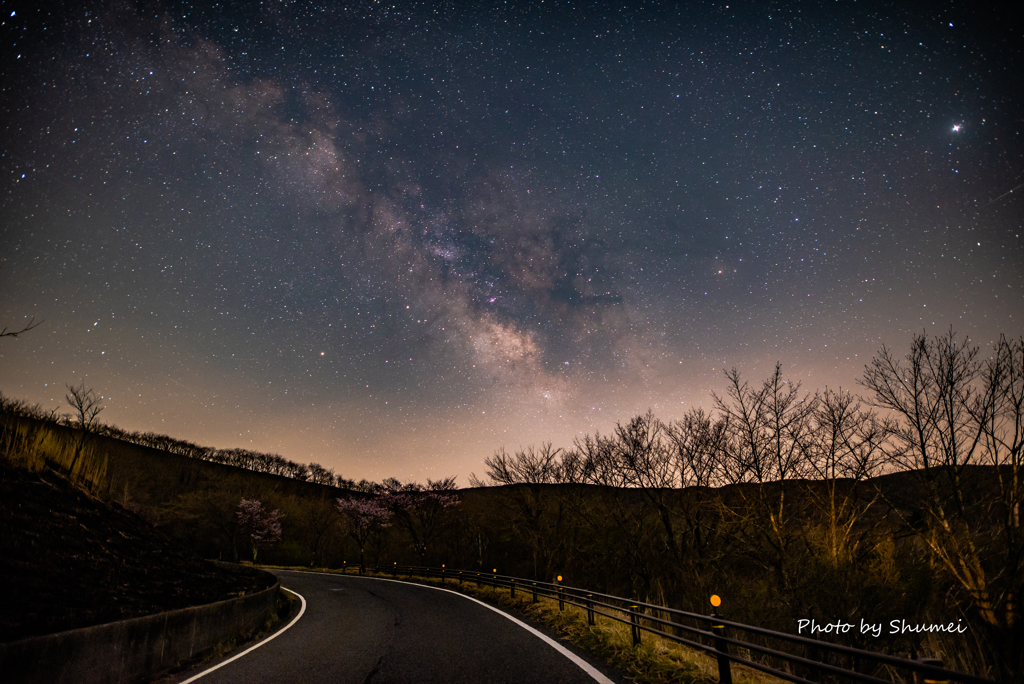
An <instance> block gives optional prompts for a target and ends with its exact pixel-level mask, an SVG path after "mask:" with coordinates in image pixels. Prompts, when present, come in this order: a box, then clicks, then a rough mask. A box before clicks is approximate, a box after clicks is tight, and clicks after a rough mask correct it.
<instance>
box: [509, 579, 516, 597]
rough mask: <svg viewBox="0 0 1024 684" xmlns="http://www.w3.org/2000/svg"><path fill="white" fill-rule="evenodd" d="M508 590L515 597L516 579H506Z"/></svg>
mask: <svg viewBox="0 0 1024 684" xmlns="http://www.w3.org/2000/svg"><path fill="white" fill-rule="evenodd" d="M508 590H509V591H510V592H512V598H515V597H516V581H515V580H514V579H510V580H509V581H508Z"/></svg>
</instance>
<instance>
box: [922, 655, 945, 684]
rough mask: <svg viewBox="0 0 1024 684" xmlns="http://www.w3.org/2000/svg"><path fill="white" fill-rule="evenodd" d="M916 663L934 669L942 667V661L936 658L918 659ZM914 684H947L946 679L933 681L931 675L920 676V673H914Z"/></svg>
mask: <svg viewBox="0 0 1024 684" xmlns="http://www.w3.org/2000/svg"><path fill="white" fill-rule="evenodd" d="M917 662H919V663H921V664H922V665H933V666H934V667H942V661H941V660H939V659H938V658H918V659H917ZM914 684H949V680H948V679H933V678H932V675H926V674H921V673H920V672H915V673H914Z"/></svg>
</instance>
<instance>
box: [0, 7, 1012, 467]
mask: <svg viewBox="0 0 1024 684" xmlns="http://www.w3.org/2000/svg"><path fill="white" fill-rule="evenodd" d="M1011 4H1012V3H996V4H994V5H990V4H987V3H973V2H954V3H950V2H934V3H870V2H856V3H854V2H839V3H825V2H807V3H769V2H754V3H736V2H716V3H670V2H666V3H660V4H659V3H644V4H641V3H634V4H609V3H568V2H551V1H547V2H507V3H502V2H494V3H483V2H468V3H457V2H424V3H403V4H388V3H381V2H349V3H343V2H328V1H324V2H318V3H314V2H301V1H290V2H278V1H274V2H262V3H258V2H247V3H243V2H221V3H213V2H201V3H188V2H160V3H154V2H138V3H135V2H129V1H124V2H110V3H97V2H89V1H86V2H84V3H82V2H68V3H65V4H63V5H60V4H54V5H52V6H48V5H46V4H45V3H37V2H14V3H11V2H3V3H0V7H2V16H0V21H2V26H0V30H2V36H3V39H2V50H3V52H2V55H0V60H2V61H0V64H2V66H0V68H2V80H0V87H2V97H0V109H2V118H0V131H2V139H0V146H2V149H0V171H2V173H0V183H2V186H0V198H2V199H0V207H2V208H0V327H4V326H7V327H8V328H19V327H22V326H24V325H25V324H26V323H27V322H28V321H29V320H30V319H32V318H33V317H35V320H36V321H39V320H41V319H45V322H44V323H43V324H42V325H41V326H40V327H38V328H36V329H35V330H32V331H30V332H28V333H25V334H24V335H21V336H20V337H18V338H16V339H11V338H5V339H2V340H0V391H3V393H4V394H5V395H7V396H10V397H15V398H21V399H27V400H29V401H31V402H39V403H41V404H43V406H44V407H52V406H57V405H59V404H62V403H63V397H64V394H65V393H66V389H65V383H72V384H77V383H79V382H82V381H84V382H85V384H86V385H87V386H89V387H92V388H94V389H96V390H97V391H98V392H99V393H101V394H102V395H103V397H104V400H105V404H106V407H107V408H106V410H105V411H104V412H103V413H102V414H101V415H100V418H101V419H103V420H104V421H105V422H108V423H113V424H116V425H118V426H120V427H122V428H125V429H129V430H149V431H155V432H159V433H163V434H169V435H171V436H174V437H178V438H182V439H188V440H191V441H194V442H197V443H200V444H203V445H208V446H216V447H221V448H230V447H243V448H248V449H256V450H259V451H269V452H275V453H279V454H281V455H283V456H285V457H286V458H289V459H291V460H294V461H299V462H310V461H315V462H318V463H321V464H323V465H325V466H328V467H331V468H334V469H335V470H336V471H337V472H338V473H339V474H341V475H344V476H345V477H349V478H355V479H359V478H364V477H365V478H370V479H381V478H384V477H389V476H394V477H398V478H401V479H403V480H404V479H416V480H418V481H421V482H422V481H424V480H425V479H426V478H428V477H429V478H435V479H436V478H439V477H444V476H448V475H457V476H458V478H459V483H460V484H462V485H464V486H465V485H466V484H467V481H468V475H469V473H470V472H473V471H475V472H476V473H477V474H478V475H482V474H483V466H482V461H483V459H484V458H485V457H487V456H490V455H491V454H493V453H494V451H495V450H496V449H497V448H499V447H502V446H504V447H505V448H506V449H515V448H518V447H520V446H524V447H525V446H527V445H530V444H534V445H539V444H540V443H541V442H544V441H552V442H554V444H555V446H570V445H571V443H572V439H573V437H574V436H576V435H579V434H582V433H588V432H589V433H593V432H594V431H595V430H600V431H602V432H605V431H607V430H608V429H609V428H611V427H613V426H614V424H615V422H616V421H625V420H628V419H629V418H630V417H631V416H632V415H635V414H637V413H639V412H643V411H646V410H647V409H648V408H651V409H653V410H654V412H655V414H656V415H657V416H659V417H660V418H662V419H665V420H668V419H673V418H677V417H680V416H681V415H682V414H683V413H684V412H685V411H687V410H688V409H689V408H690V407H696V406H703V407H705V408H709V407H710V406H711V403H712V398H711V394H710V393H711V392H712V391H716V392H719V393H721V392H722V390H723V389H724V386H725V382H724V376H723V369H729V368H732V367H736V368H738V369H739V370H740V372H741V373H742V374H743V376H744V377H745V378H746V379H748V380H750V381H751V382H752V383H759V382H760V381H761V380H763V379H764V378H765V377H766V376H767V375H768V373H769V372H770V371H771V370H772V368H773V367H774V364H775V363H776V362H777V361H778V362H781V363H782V364H783V372H784V374H785V375H786V376H788V377H790V378H791V379H793V380H794V381H799V382H801V383H803V388H804V389H805V390H814V389H824V388H825V387H826V386H828V387H832V388H836V387H840V386H841V387H843V388H846V389H852V390H858V389H859V388H858V387H857V386H856V384H855V383H856V380H857V379H858V378H859V377H860V375H861V373H862V372H863V369H864V365H865V364H866V363H868V362H869V361H870V359H871V357H872V356H873V355H874V354H875V353H876V352H877V351H878V350H879V348H880V347H881V346H882V345H883V344H886V345H888V346H890V347H893V348H894V349H896V350H897V351H899V352H900V353H901V354H902V353H904V352H905V351H906V350H908V349H909V344H910V341H911V337H912V335H913V334H914V333H916V332H921V331H922V330H925V331H928V332H929V333H942V332H945V331H948V330H949V328H950V327H951V326H952V327H953V328H954V329H955V330H956V331H958V332H960V333H962V334H965V335H969V336H970V337H971V339H972V340H974V341H975V342H976V343H977V344H979V345H980V346H982V347H983V348H986V347H988V346H989V345H990V343H991V342H992V341H993V340H994V339H996V337H997V336H998V335H999V333H1006V334H1008V335H1014V336H1016V335H1021V334H1024V242H1022V239H1021V234H1022V220H1024V102H1022V97H1021V93H1022V85H1021V84H1022V82H1024V76H1022V74H1024V59H1022V52H1024V31H1022V20H1021V14H1020V11H1019V10H1018V11H1017V13H1015V14H1010V13H1007V12H1010V10H1008V9H1007V8H1008V6H1009V5H1011ZM902 5H907V6H908V7H909V6H911V5H913V6H914V7H916V8H917V9H908V8H904V7H901V6H902ZM921 8H924V9H921ZM1011 190H1012V192H1011Z"/></svg>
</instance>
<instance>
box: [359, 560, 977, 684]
mask: <svg viewBox="0 0 1024 684" xmlns="http://www.w3.org/2000/svg"><path fill="white" fill-rule="evenodd" d="M375 569H376V571H377V572H381V573H383V572H384V571H385V570H386V571H387V572H388V573H389V574H392V575H393V576H398V575H402V576H408V577H409V578H410V579H413V578H416V577H420V578H431V579H440V580H441V581H442V582H444V581H445V580H447V579H448V578H453V577H457V579H458V582H459V584H462V581H463V579H468V580H472V581H475V582H476V583H477V586H480V585H481V584H484V585H489V586H492V587H496V588H506V589H509V590H510V591H515V589H514V587H515V585H516V583H518V584H520V585H522V584H523V583H524V582H527V583H529V586H530V590H531V592H532V594H533V602H534V603H536V602H537V596H538V595H540V596H545V597H548V598H551V599H553V600H556V601H557V602H558V606H559V610H564V609H565V605H566V604H569V605H572V606H576V607H578V608H581V609H582V610H584V611H586V613H587V622H588V624H591V625H592V624H594V619H595V616H601V617H604V618H607V619H609V620H615V621H617V622H621V623H624V624H627V625H629V626H630V631H631V633H632V637H633V645H634V646H638V645H640V643H641V638H642V636H641V635H642V633H643V632H647V633H650V634H656V635H658V636H660V637H663V638H665V639H669V640H671V641H674V642H676V643H679V644H683V645H685V646H688V647H690V648H695V649H698V650H700V651H704V652H706V653H709V654H710V655H712V656H714V657H716V659H717V660H718V671H719V682H721V684H731V683H732V672H731V669H730V663H740V664H742V665H745V666H747V667H750V668H753V669H755V670H760V671H761V672H766V673H768V674H770V675H773V676H775V677H779V678H780V679H785V680H787V681H791V682H797V683H798V684H817V682H820V681H822V679H821V678H822V677H828V681H852V682H869V683H871V684H892V682H894V681H901V679H903V678H909V679H911V680H913V681H924V682H961V683H962V684H995V683H994V682H993V680H991V679H985V678H983V677H976V676H974V675H967V674H963V673H960V672H954V671H952V670H947V669H944V668H943V667H942V662H941V661H939V660H936V659H933V658H921V659H919V660H910V659H907V658H900V657H897V656H891V655H887V654H884V653H875V652H873V651H865V650H862V649H858V648H851V647H849V646H840V645H838V644H830V643H828V642H824V641H819V640H817V639H809V638H807V637H802V636H796V635H793V634H786V633H784V632H776V631H773V630H770V629H764V628H761V627H755V626H753V625H747V624H743V623H741V622H733V621H731V620H726V619H725V618H723V617H722V615H721V613H719V611H718V607H719V606H720V605H721V599H720V598H719V597H718V596H713V597H711V598H712V605H713V606H714V610H713V611H712V613H711V614H710V615H702V614H700V613H691V612H688V611H685V610H677V609H675V608H667V607H665V606H659V605H655V604H651V603H643V602H641V601H636V600H633V599H627V598H623V597H621V596H611V595H609V594H601V593H598V592H595V591H590V590H588V589H580V588H575V587H569V586H566V585H564V584H562V577H561V575H559V577H558V580H557V581H556V582H538V581H535V580H529V579H523V578H520V577H510V576H506V575H499V574H497V570H494V571H493V572H476V571H472V570H451V569H446V568H443V567H442V568H429V567H420V566H413V565H404V566H403V565H398V564H397V563H396V564H394V565H392V566H390V567H387V568H383V567H377V568H375ZM727 630H729V631H730V632H732V634H733V635H730V634H729V633H728V632H727ZM739 634H747V635H754V636H753V637H751V636H747V637H746V639H740V638H737V637H738V635H739ZM734 635H735V636H734ZM751 638H757V639H759V640H760V641H761V643H755V642H753V641H751V640H750V639H751ZM773 645H775V646H776V647H773ZM782 648H788V649H789V650H788V651H784V650H781V649H782ZM754 653H756V654H759V659H754V658H753V654H754ZM830 660H831V661H832V662H829V661H830ZM781 667H786V668H788V670H789V671H787V670H783V669H780V668H781ZM882 673H887V674H888V675H889V676H890V677H892V678H890V679H881V678H880V677H879V676H878V675H880V674H882ZM901 675H902V676H901ZM906 675H909V677H906ZM809 677H815V678H816V679H809Z"/></svg>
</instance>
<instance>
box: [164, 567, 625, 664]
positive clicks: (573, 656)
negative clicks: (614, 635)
mask: <svg viewBox="0 0 1024 684" xmlns="http://www.w3.org/2000/svg"><path fill="white" fill-rule="evenodd" d="M296 572H300V571H296ZM309 574H318V575H332V574H334V573H329V572H323V573H309ZM334 576H335V577H337V575H336V574H334ZM349 577H359V575H349ZM361 579H369V580H378V581H381V582H396V583H398V584H409V585H412V586H414V587H423V588H425V589H436V590H437V591H446V592H448V593H449V594H455V595H456V596H461V597H462V598H464V599H469V600H470V601H475V602H476V603H479V604H480V605H481V606H483V607H484V608H489V609H490V610H493V611H494V612H495V613H497V614H498V615H501V616H502V617H505V618H508V619H509V620H511V621H512V622H514V623H516V624H517V625H519V626H520V627H522V628H523V629H525V630H526V631H527V632H530V633H531V634H533V635H534V636H535V637H537V638H538V639H540V640H541V641H543V642H544V643H546V644H547V645H548V646H550V647H551V648H553V649H555V650H556V651H558V652H559V653H561V654H562V655H563V656H565V657H566V658H568V659H569V660H571V661H572V662H573V663H575V664H576V665H578V666H579V668H580V669H581V670H583V671H584V672H586V673H587V674H588V675H590V676H591V677H592V678H593V679H594V681H595V682H599V684H615V682H613V681H612V680H610V679H608V678H607V677H605V676H604V675H603V674H601V673H600V672H598V671H597V669H596V668H595V667H594V666H593V665H591V664H590V663H588V662H587V661H585V660H583V658H580V657H579V656H578V655H576V654H575V653H573V652H572V651H570V650H569V649H567V648H566V647H565V646H562V645H561V644H560V643H558V642H557V641H555V640H554V639H552V638H551V637H549V636H547V635H546V634H544V633H542V632H539V631H537V630H536V629H534V628H533V627H531V626H530V625H528V624H526V623H525V622H523V621H522V620H518V619H516V618H514V617H513V616H511V615H509V614H508V613H506V612H505V611H503V610H498V609H497V608H495V607H494V606H491V605H488V604H486V603H484V602H483V601H479V600H477V599H475V598H473V597H472V596H467V595H465V594H460V593H459V592H457V591H452V590H451V589H443V588H441V587H435V586H432V585H429V584H417V583H416V582H403V581H402V580H393V579H387V578H386V577H362V578H361ZM182 684H185V682H182Z"/></svg>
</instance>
